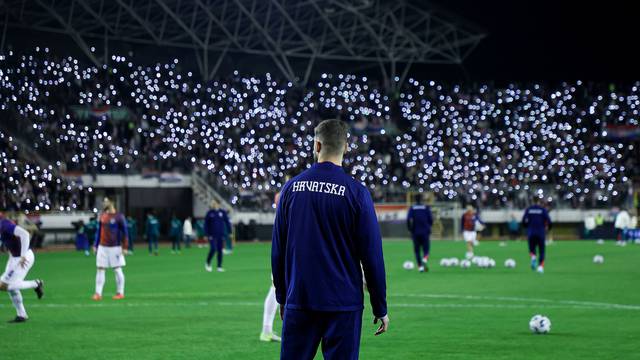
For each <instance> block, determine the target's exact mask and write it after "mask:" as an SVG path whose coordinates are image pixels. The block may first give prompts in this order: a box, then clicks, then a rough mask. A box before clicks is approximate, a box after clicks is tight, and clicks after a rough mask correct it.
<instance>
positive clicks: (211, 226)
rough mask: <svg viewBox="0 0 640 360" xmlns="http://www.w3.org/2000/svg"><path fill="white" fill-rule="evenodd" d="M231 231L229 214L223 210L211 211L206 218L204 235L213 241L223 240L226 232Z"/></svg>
mask: <svg viewBox="0 0 640 360" xmlns="http://www.w3.org/2000/svg"><path fill="white" fill-rule="evenodd" d="M230 230H231V222H230V221H229V216H228V215H227V212H226V211H224V210H222V209H210V210H209V211H208V212H207V214H206V215H205V217H204V233H205V234H206V235H207V236H208V237H209V238H213V239H222V238H223V237H224V234H225V231H230Z"/></svg>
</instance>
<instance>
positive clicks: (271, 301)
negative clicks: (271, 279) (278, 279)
mask: <svg viewBox="0 0 640 360" xmlns="http://www.w3.org/2000/svg"><path fill="white" fill-rule="evenodd" d="M276 311H278V301H277V300H276V288H274V287H273V286H272V287H271V288H270V289H269V293H268V294H267V297H266V299H264V314H263V315H262V332H263V333H265V334H271V333H273V319H274V318H275V317H276Z"/></svg>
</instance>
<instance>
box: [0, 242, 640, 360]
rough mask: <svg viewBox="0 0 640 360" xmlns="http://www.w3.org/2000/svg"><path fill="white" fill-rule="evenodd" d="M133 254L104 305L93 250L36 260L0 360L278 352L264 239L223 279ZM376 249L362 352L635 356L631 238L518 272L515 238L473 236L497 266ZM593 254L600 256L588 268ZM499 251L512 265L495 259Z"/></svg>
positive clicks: (400, 246)
mask: <svg viewBox="0 0 640 360" xmlns="http://www.w3.org/2000/svg"><path fill="white" fill-rule="evenodd" d="M137 250H138V251H136V253H135V255H133V256H130V257H128V259H127V261H128V266H127V267H126V269H125V274H126V291H127V293H126V296H127V298H126V299H125V300H123V301H120V302H116V301H113V300H111V295H113V293H114V291H115V285H114V282H115V281H114V275H113V273H112V272H111V271H109V272H108V273H107V285H106V287H105V299H104V300H103V301H102V302H99V303H96V302H93V301H92V300H90V297H91V295H92V293H93V288H94V279H95V259H94V258H93V257H84V256H83V255H81V254H79V253H72V252H66V253H60V252H58V253H55V252H52V253H39V254H37V255H36V264H35V267H34V268H33V269H32V271H31V273H30V275H29V278H31V279H33V278H36V277H41V278H43V279H45V281H46V291H47V292H46V295H45V298H44V299H42V300H40V301H38V300H37V299H36V298H35V294H34V293H33V292H32V291H28V292H24V298H25V303H26V307H27V311H28V312H29V315H30V317H31V319H30V321H29V322H27V323H25V324H16V325H13V324H7V323H5V322H4V321H3V322H2V323H0V339H1V341H2V345H3V346H2V349H0V358H1V359H5V360H8V359H21V360H22V359H276V358H278V354H279V345H278V344H275V343H261V342H259V341H258V335H259V333H260V330H261V322H262V306H263V301H264V297H265V295H266V293H267V291H268V288H269V285H270V279H269V271H270V267H269V251H270V244H267V243H252V244H239V245H238V246H237V247H236V249H235V252H234V254H233V255H231V256H227V257H226V258H225V268H226V269H227V272H226V273H222V274H220V273H206V272H205V271H204V268H203V263H204V257H205V255H206V250H205V249H198V248H191V249H188V250H187V251H183V253H182V255H171V254H170V253H169V250H168V249H167V248H163V249H162V251H161V255H160V256H159V257H151V256H149V255H147V253H146V252H145V251H143V248H141V247H139V248H138V249H137ZM384 251H385V260H386V266H387V281H388V302H389V316H390V318H391V326H390V329H389V332H388V333H387V334H384V335H382V336H380V337H374V336H373V332H374V330H375V327H374V326H373V325H372V324H371V320H372V316H371V314H370V310H369V308H367V309H365V312H364V324H363V335H362V347H361V356H360V357H361V358H362V359H632V358H640V268H639V263H640V246H637V245H629V246H627V247H624V248H621V247H617V246H614V245H613V242H607V244H604V245H597V244H595V243H594V242H556V243H555V244H554V245H552V246H549V247H548V260H547V264H546V265H547V266H546V273H545V274H544V275H539V274H536V273H533V272H532V271H531V270H530V269H529V266H528V259H527V251H526V244H525V243H524V242H513V243H509V244H508V245H507V246H505V247H500V246H499V245H498V243H497V242H484V243H482V244H481V245H480V247H479V248H478V249H477V254H478V255H487V256H491V257H493V258H495V259H496V261H497V263H498V266H497V267H496V268H494V269H478V268H472V269H468V270H465V269H460V268H442V267H440V266H439V265H438V263H439V260H440V259H441V258H442V257H452V256H457V257H461V256H462V255H463V254H464V244H463V243H461V242H444V241H436V242H434V243H433V244H432V260H431V272H429V273H425V274H420V273H418V272H417V271H415V270H414V271H406V270H404V269H402V263H403V262H404V261H405V260H409V259H412V251H411V245H410V243H409V241H407V240H403V241H385V243H384ZM595 254H602V255H604V258H605V262H604V264H600V265H597V264H593V263H592V257H593V255H595ZM509 257H512V258H514V259H516V261H517V262H518V266H517V267H516V269H506V268H504V267H503V266H502V264H503V262H504V260H505V259H507V258H509ZM3 296H4V298H3V299H2V300H0V314H1V317H2V319H3V320H4V319H7V320H8V319H10V318H12V317H13V316H14V314H15V313H14V310H13V308H12V306H11V303H10V300H9V298H8V296H7V295H6V294H4V295H3ZM365 302H367V300H365ZM537 313H542V314H545V315H547V316H549V318H550V319H551V322H552V329H551V333H550V334H548V335H533V334H531V333H530V332H529V329H528V322H529V319H530V318H531V316H533V315H534V314H537ZM280 328H281V321H280V319H279V318H278V317H277V318H276V331H277V332H278V333H279V332H280ZM317 358H321V357H320V356H318V357H317Z"/></svg>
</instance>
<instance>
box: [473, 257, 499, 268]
mask: <svg viewBox="0 0 640 360" xmlns="http://www.w3.org/2000/svg"><path fill="white" fill-rule="evenodd" d="M489 260H491V259H489V258H488V257H486V256H481V257H479V258H478V260H476V266H477V267H479V268H483V269H484V268H488V267H489V264H490V261H489ZM494 265H495V264H494Z"/></svg>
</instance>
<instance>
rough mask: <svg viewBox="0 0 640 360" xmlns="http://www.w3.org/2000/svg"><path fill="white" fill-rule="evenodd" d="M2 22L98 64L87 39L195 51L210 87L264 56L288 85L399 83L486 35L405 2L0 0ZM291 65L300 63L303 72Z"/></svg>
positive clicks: (457, 59)
mask: <svg viewBox="0 0 640 360" xmlns="http://www.w3.org/2000/svg"><path fill="white" fill-rule="evenodd" d="M0 23H1V24H2V25H3V28H4V29H3V38H4V34H5V33H6V29H7V27H18V28H25V29H31V30H36V31H44V32H51V33H61V34H67V35H69V36H70V37H71V38H72V39H73V41H74V42H75V43H76V44H77V45H78V46H79V47H80V49H81V50H82V51H83V52H84V53H85V54H86V56H87V57H88V58H89V59H91V61H93V62H94V63H95V64H96V65H100V64H102V62H101V59H100V58H99V57H97V54H96V52H95V51H92V50H91V48H90V47H89V46H88V45H87V39H102V40H104V41H105V43H106V42H107V41H123V42H129V43H137V44H147V45H156V46H160V47H163V46H170V47H178V48H188V49H193V50H195V51H196V54H197V63H198V67H199V69H200V72H201V74H202V76H203V78H204V79H207V80H208V79H211V78H213V76H214V75H215V74H216V72H217V70H218V69H219V67H220V64H221V61H222V59H223V58H224V57H225V56H227V55H231V54H237V53H242V54H255V55H263V56H268V57H270V58H271V59H272V60H273V62H274V63H275V65H276V66H277V67H278V69H279V70H280V71H281V72H282V74H283V75H284V76H285V77H286V78H288V79H289V80H291V81H293V82H295V83H306V82H307V80H308V79H309V76H310V73H311V71H312V69H313V66H314V63H315V62H316V61H332V60H335V61H353V62H360V63H364V62H366V63H372V64H374V66H375V64H378V65H379V66H380V69H381V71H382V73H383V75H384V77H385V78H387V79H394V78H395V77H399V78H401V79H404V78H405V77H406V73H407V71H408V69H409V68H410V67H411V65H412V64H418V63H422V64H461V63H462V62H463V60H464V59H465V58H466V57H467V56H468V55H469V54H470V53H471V52H472V51H473V49H474V48H475V47H476V46H477V45H478V43H479V42H480V41H481V40H482V39H483V38H484V36H485V34H484V32H483V31H482V30H480V29H478V28H477V27H475V26H474V25H472V24H470V23H468V22H465V21H463V20H462V19H460V18H457V17H456V16H454V15H451V14H448V13H447V12H445V11H443V10H440V9H438V8H436V6H435V5H433V4H432V3H429V2H426V1H419V2H418V1H409V0H393V1H389V0H65V1H62V0H0ZM106 49H107V47H106V46H105V54H104V56H105V57H106V55H107V54H106V53H107V50H106ZM213 53H218V55H215V56H214V55H212V54H213ZM292 60H296V61H299V60H302V61H304V62H305V63H306V66H304V73H302V71H299V72H298V73H296V71H295V70H294V67H293V66H292V65H291V61H292ZM401 67H403V71H402V72H399V71H398V70H399V69H400V68H401ZM400 82H402V81H400Z"/></svg>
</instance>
